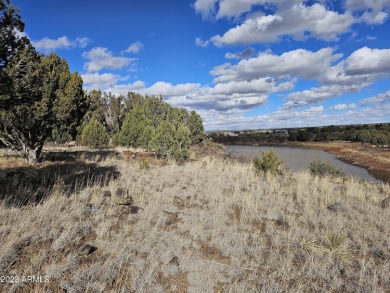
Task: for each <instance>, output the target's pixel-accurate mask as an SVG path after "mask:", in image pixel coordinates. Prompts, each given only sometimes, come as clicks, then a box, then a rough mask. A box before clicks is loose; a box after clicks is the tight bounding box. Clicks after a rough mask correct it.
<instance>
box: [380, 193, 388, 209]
mask: <svg viewBox="0 0 390 293" xmlns="http://www.w3.org/2000/svg"><path fill="white" fill-rule="evenodd" d="M380 206H381V208H382V209H385V208H388V207H389V206H390V196H388V197H386V198H385V199H384V200H382V201H381V203H380Z"/></svg>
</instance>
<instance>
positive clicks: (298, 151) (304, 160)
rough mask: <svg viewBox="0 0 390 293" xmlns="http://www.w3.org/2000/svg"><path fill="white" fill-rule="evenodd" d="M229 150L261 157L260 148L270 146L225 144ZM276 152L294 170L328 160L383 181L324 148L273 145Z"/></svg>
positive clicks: (351, 173) (357, 174)
mask: <svg viewBox="0 0 390 293" xmlns="http://www.w3.org/2000/svg"><path fill="white" fill-rule="evenodd" d="M225 148H226V150H227V151H229V152H231V153H232V154H233V155H234V156H237V157H239V156H244V157H247V158H250V159H252V158H254V157H255V156H259V157H261V154H260V150H263V151H264V152H266V151H268V150H269V149H270V147H268V146H243V145H225ZM273 149H274V151H275V154H276V155H277V156H278V157H279V158H281V159H282V160H283V161H284V162H285V163H287V164H288V165H289V166H290V168H291V169H293V170H305V169H307V166H308V165H309V163H310V162H312V161H314V160H322V161H328V162H330V163H332V164H333V165H335V166H337V167H338V168H341V169H342V170H344V172H345V173H346V174H349V175H351V176H353V177H357V178H363V179H367V180H370V181H372V182H381V181H380V180H377V179H375V178H374V177H373V176H371V175H370V174H369V173H368V171H367V170H366V169H364V168H361V167H357V166H353V165H350V164H347V163H344V162H342V161H340V160H338V159H337V158H336V156H335V155H332V154H329V153H327V152H325V151H322V150H310V149H303V148H291V147H273Z"/></svg>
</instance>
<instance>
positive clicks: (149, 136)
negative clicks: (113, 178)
mask: <svg viewBox="0 0 390 293" xmlns="http://www.w3.org/2000/svg"><path fill="white" fill-rule="evenodd" d="M129 98H130V100H129ZM124 105H125V107H126V110H127V114H126V116H125V118H124V120H123V124H122V126H121V130H120V131H119V132H118V133H117V134H115V135H114V136H113V138H112V143H113V144H114V145H123V146H132V147H142V148H145V149H149V150H152V151H154V152H156V154H157V155H158V156H160V157H163V158H171V159H174V160H176V161H177V162H179V163H184V162H185V161H187V160H188V159H189V147H190V145H191V144H192V143H193V144H195V143H199V142H201V141H202V140H203V139H204V130H203V124H202V119H201V118H200V116H199V115H198V114H197V113H196V112H191V113H190V114H189V113H188V111H187V110H185V109H181V108H175V107H172V106H170V105H169V104H167V103H165V102H164V101H163V99H162V98H161V97H154V96H152V97H149V96H146V97H142V96H140V95H138V94H134V93H129V95H128V100H127V101H126V102H125V103H124Z"/></svg>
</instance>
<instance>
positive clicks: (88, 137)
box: [80, 117, 110, 148]
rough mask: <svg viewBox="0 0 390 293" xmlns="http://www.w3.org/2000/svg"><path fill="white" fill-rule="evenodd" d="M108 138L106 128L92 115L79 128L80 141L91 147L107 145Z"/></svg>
mask: <svg viewBox="0 0 390 293" xmlns="http://www.w3.org/2000/svg"><path fill="white" fill-rule="evenodd" d="M109 140H110V138H109V136H108V134H107V131H106V128H105V127H104V126H103V125H102V124H101V123H100V122H99V121H97V120H96V119H95V118H94V117H92V119H91V120H90V121H89V122H88V123H87V124H86V125H85V126H84V127H82V130H81V137H80V143H81V144H82V145H84V146H88V147H91V148H103V147H107V146H108V142H109Z"/></svg>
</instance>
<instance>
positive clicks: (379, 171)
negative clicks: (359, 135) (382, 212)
mask: <svg viewBox="0 0 390 293" xmlns="http://www.w3.org/2000/svg"><path fill="white" fill-rule="evenodd" d="M282 145H283V146H287V144H282ZM288 145H289V146H292V147H293V146H296V147H306V148H313V149H321V150H324V151H327V152H329V153H331V154H334V155H336V157H337V158H338V159H339V160H341V161H343V162H345V163H348V164H352V165H355V166H359V167H363V168H365V169H367V170H368V172H369V173H370V174H371V175H372V176H374V177H375V178H377V179H379V180H382V181H383V182H387V183H390V150H389V149H387V148H380V147H375V146H372V145H370V144H363V143H358V142H344V141H337V142H327V143H324V142H294V143H292V142H290V143H288Z"/></svg>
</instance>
